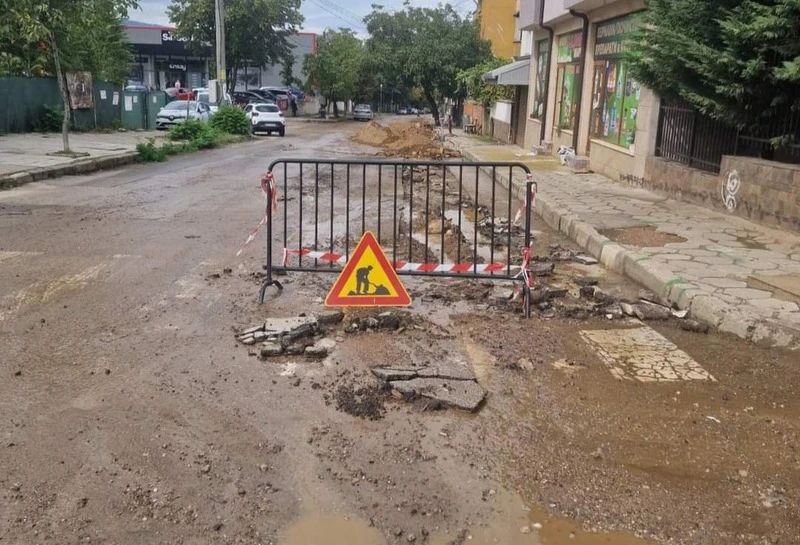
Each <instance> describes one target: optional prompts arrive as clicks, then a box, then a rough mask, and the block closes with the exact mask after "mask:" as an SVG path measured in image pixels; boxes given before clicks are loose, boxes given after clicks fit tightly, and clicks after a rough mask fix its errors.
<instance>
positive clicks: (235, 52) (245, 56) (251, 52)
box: [167, 0, 303, 92]
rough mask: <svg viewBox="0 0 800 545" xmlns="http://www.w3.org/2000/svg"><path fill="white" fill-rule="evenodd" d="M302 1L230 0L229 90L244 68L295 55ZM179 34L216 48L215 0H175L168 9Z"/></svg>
mask: <svg viewBox="0 0 800 545" xmlns="http://www.w3.org/2000/svg"><path fill="white" fill-rule="evenodd" d="M300 3H301V0H226V1H225V59H226V62H227V66H226V70H227V74H226V80H227V82H228V91H229V92H230V91H233V90H234V88H235V87H236V76H237V74H238V72H239V70H240V69H241V68H244V67H245V65H247V64H251V65H256V66H265V65H271V64H278V63H280V62H281V61H283V60H284V59H285V58H286V57H287V56H291V53H292V47H291V44H290V43H289V39H288V38H289V37H290V36H292V35H293V34H294V33H295V32H297V29H298V27H299V26H300V25H301V24H302V22H303V16H302V15H301V14H300ZM167 12H168V13H169V17H170V20H171V21H172V22H173V23H175V26H176V27H177V35H178V36H179V37H182V38H186V39H187V46H188V47H189V48H191V49H195V50H200V49H203V48H206V47H208V45H209V44H211V46H212V47H216V45H215V44H216V34H215V20H214V0H172V3H171V4H170V6H169V7H168V8H167Z"/></svg>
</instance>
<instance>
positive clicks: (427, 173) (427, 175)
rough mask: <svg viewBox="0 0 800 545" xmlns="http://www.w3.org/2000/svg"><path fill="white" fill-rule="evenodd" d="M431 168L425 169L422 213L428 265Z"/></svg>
mask: <svg viewBox="0 0 800 545" xmlns="http://www.w3.org/2000/svg"><path fill="white" fill-rule="evenodd" d="M430 201H431V166H430V165H427V166H426V167H425V212H424V213H423V217H424V219H425V261H424V262H425V263H428V252H429V246H428V245H429V238H430V236H429V235H430V232H429V231H430V226H431V225H430V220H431V212H430V210H431V207H430Z"/></svg>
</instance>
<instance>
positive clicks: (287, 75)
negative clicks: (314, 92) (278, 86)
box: [281, 54, 300, 87]
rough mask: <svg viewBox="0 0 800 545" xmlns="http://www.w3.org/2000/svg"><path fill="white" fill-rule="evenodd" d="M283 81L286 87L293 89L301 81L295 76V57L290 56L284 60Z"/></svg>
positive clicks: (282, 68)
mask: <svg viewBox="0 0 800 545" xmlns="http://www.w3.org/2000/svg"><path fill="white" fill-rule="evenodd" d="M281 81H282V82H283V84H284V85H285V86H286V87H291V86H292V85H295V84H297V83H300V80H299V79H297V78H296V77H295V76H294V55H292V54H289V55H286V57H284V58H283V66H282V67H281Z"/></svg>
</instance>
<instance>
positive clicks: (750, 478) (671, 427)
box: [0, 120, 800, 545]
mask: <svg viewBox="0 0 800 545" xmlns="http://www.w3.org/2000/svg"><path fill="white" fill-rule="evenodd" d="M292 121H293V120H290V125H289V130H288V131H287V136H286V137H285V138H258V139H257V140H255V141H254V142H251V143H247V144H244V145H240V146H235V147H229V148H224V149H220V150H214V151H211V152H207V153H201V154H196V155H191V156H185V157H179V158H176V159H172V160H170V161H169V162H168V163H165V164H158V165H139V166H134V167H131V168H127V169H124V170H119V171H112V172H105V173H100V174H95V175H92V176H82V177H72V178H62V179H59V180H55V181H51V182H48V183H37V184H30V185H28V186H24V187H22V188H18V189H15V190H12V191H7V192H3V193H0V232H2V237H1V238H0V376H2V380H0V415H2V419H0V543H4V544H5V543H8V544H26V545H27V544H39V543H42V544H45V543H59V544H73V543H74V544H78V543H93V544H109V545H110V544H120V545H122V544H125V545H134V544H147V545H152V544H192V545H194V544H206V543H220V544H227V543H230V544H276V545H277V544H281V545H284V544H285V545H312V544H319V545H323V544H325V545H336V544H348V545H361V544H363V545H380V544H399V543H427V544H431V545H454V544H455V545H463V544H476V545H477V544H481V545H484V544H485V545H489V544H495V543H497V544H504V545H523V544H525V545H532V544H544V545H562V544H576V545H599V544H617V545H642V544H653V543H665V544H666V543H669V544H672V543H674V544H684V543H685V544H697V545H707V544H712V545H716V544H719V545H723V544H724V545H728V544H731V543H743V544H753V545H762V544H793V543H798V542H800V511H799V510H798V507H799V506H800V500H799V499H798V494H800V492H799V491H800V477H799V474H800V451H798V431H800V430H799V428H800V419H799V418H798V417H800V410H799V409H798V405H797V399H798V387H797V383H798V379H797V363H798V355H797V354H796V353H791V352H781V351H777V350H764V349H760V348H757V347H754V346H750V345H747V344H744V343H742V342H740V341H739V340H737V339H733V338H730V337H726V336H720V335H716V334H713V333H712V334H704V333H697V332H692V331H685V330H684V328H685V327H686V326H685V323H684V322H682V321H681V319H680V318H675V317H669V318H668V319H665V320H658V321H648V320H646V321H641V320H639V319H636V318H634V317H630V316H616V315H615V314H614V312H612V311H611V310H610V309H611V307H610V306H602V305H600V304H599V303H598V300H599V299H600V295H598V294H605V296H607V297H609V298H611V299H612V300H613V301H614V303H612V304H616V303H615V302H616V301H618V300H631V301H636V300H638V297H639V295H640V294H639V291H640V289H639V287H638V286H635V285H633V284H631V283H630V282H628V281H625V280H624V279H622V278H619V277H617V276H615V275H613V274H611V273H608V272H606V271H604V270H603V269H602V267H600V266H598V265H584V264H580V263H576V262H575V261H574V260H571V259H569V256H570V255H571V252H572V251H573V250H575V248H574V247H572V246H571V245H570V244H569V242H568V241H565V240H563V239H562V238H560V235H558V234H555V233H551V232H548V231H547V230H544V229H542V228H541V224H540V223H539V224H537V225H535V226H534V228H535V229H536V245H537V247H536V253H537V254H541V257H542V259H550V258H556V257H558V259H556V260H555V271H554V273H553V274H552V275H550V276H547V277H542V278H540V279H537V282H539V283H540V284H541V285H542V286H547V288H548V290H550V291H549V292H548V293H551V294H553V293H556V294H557V296H553V297H552V298H551V297H549V296H542V297H540V298H539V300H537V303H536V305H535V312H534V316H533V318H532V319H530V320H524V319H522V316H521V312H520V311H521V306H520V305H521V304H520V302H519V300H509V297H510V296H511V295H512V293H513V292H512V290H511V286H510V284H508V283H497V282H495V283H492V282H485V281H466V280H461V279H455V280H446V279H422V278H413V279H408V280H406V287H407V288H408V291H409V292H410V294H411V296H412V298H413V300H414V302H413V305H412V306H411V307H410V308H409V309H406V310H403V311H392V314H391V317H386V316H383V317H381V316H379V315H378V314H377V313H376V312H372V311H359V312H347V313H345V315H344V316H341V317H338V318H336V319H334V320H332V321H330V322H326V325H325V326H324V327H323V326H317V325H315V327H314V330H313V332H312V333H309V335H314V338H313V339H310V340H309V341H308V343H311V342H314V343H317V344H316V345H319V346H324V347H326V348H325V353H323V354H319V353H315V354H314V355H311V353H310V352H307V353H302V350H300V351H298V352H296V353H295V355H290V354H287V353H286V352H283V353H280V354H275V355H273V356H269V357H267V356H263V357H262V350H263V348H267V347H266V346H263V345H262V344H261V343H260V342H259V343H255V340H254V342H253V343H249V341H248V343H249V344H245V343H244V342H242V333H243V332H244V331H246V330H247V329H248V328H251V327H252V326H256V327H257V328H260V329H259V333H260V334H262V335H266V333H264V331H265V329H264V322H265V321H268V320H272V319H275V318H282V317H285V318H290V317H300V316H301V315H305V318H309V317H311V316H322V313H323V312H324V311H325V309H324V307H323V306H322V299H323V298H324V297H325V294H326V293H327V291H328V289H329V288H330V286H331V285H332V283H333V280H334V278H335V276H333V275H331V274H318V273H302V274H300V273H290V274H289V275H288V276H284V277H281V282H282V283H283V284H284V286H285V288H284V290H283V292H282V293H280V294H279V293H277V292H276V291H275V290H274V289H272V288H270V290H269V291H268V292H267V302H266V304H265V305H258V304H257V301H256V299H257V297H256V296H257V293H258V288H259V285H260V282H261V276H260V274H261V269H262V262H263V242H264V240H263V236H262V237H260V238H259V239H258V242H257V243H254V244H253V245H252V246H251V247H249V248H248V249H247V250H246V251H245V252H244V253H243V254H242V255H241V256H239V257H237V255H236V253H237V251H238V250H239V248H240V247H241V245H242V243H243V242H244V240H245V238H246V237H247V235H248V233H249V232H250V230H251V229H252V228H253V227H254V225H255V224H256V223H257V222H258V221H259V219H260V217H261V214H262V212H263V201H262V200H261V194H260V189H259V178H260V175H261V173H262V172H263V171H264V169H265V168H266V166H267V164H268V163H269V162H270V161H271V160H272V159H275V158H278V157H288V158H296V157H309V156H310V157H315V158H323V157H348V158H354V157H359V156H371V155H374V154H377V153H379V152H381V151H382V150H378V149H375V148H370V147H368V146H364V145H360V144H355V143H353V142H352V141H351V140H350V136H351V135H353V134H354V133H355V132H356V131H357V130H359V129H360V128H361V126H360V125H354V124H348V123H334V124H312V123H294V122H292ZM340 183H341V181H340V180H337V179H334V182H333V184H334V185H336V184H340ZM298 191H299V188H298V187H296V186H294V185H291V184H290V185H287V192H286V193H285V194H284V195H282V197H283V199H285V200H286V201H289V202H292V203H294V204H298V203H299V202H300V201H299V199H298V194H297V192H298ZM376 194H378V195H379V194H380V191H378V192H377V193H376ZM479 198H480V197H479ZM291 199H293V200H291ZM282 202H283V201H282ZM303 202H304V204H303V207H304V208H305V209H306V212H307V213H308V212H309V211H310V212H311V214H312V215H311V216H306V218H308V217H313V211H314V199H311V198H306V199H304V200H303ZM294 204H293V206H294ZM335 204H336V205H337V206H339V205H340V203H335ZM306 207H307V208H306ZM355 209H357V207H356V208H355ZM348 210H351V208H350V207H348ZM382 221H383V220H382ZM439 221H442V220H441V217H439ZM418 242H419V241H418ZM280 243H281V241H280V240H276V244H279V245H280ZM440 246H442V245H440ZM456 247H458V243H456ZM423 250H424V251H425V252H427V251H430V252H432V253H433V254H436V252H437V251H438V252H441V247H439V248H437V247H433V248H430V249H423ZM455 251H458V250H455ZM565 255H566V256H567V257H566V258H564V259H562V257H563V256H565ZM587 286H591V287H593V288H594V291H595V294H594V295H592V294H591V292H592V290H588V292H587V290H586V287H587ZM582 288H583V289H582ZM604 304H605V303H604ZM598 309H603V310H602V311H598ZM609 316H610V318H609ZM326 320H327V318H326ZM340 320H341V321H340ZM314 323H315V324H317V322H314ZM386 324H388V325H386ZM384 325H386V327H384ZM259 340H260V339H259ZM323 341H325V343H323ZM316 345H315V346H316ZM293 346H294V345H292V347H293ZM290 348H291V347H290ZM283 350H284V349H283V348H282V347H281V348H279V349H278V350H277V351H278V352H282V351H283ZM375 368H384V369H395V372H396V369H397V368H403V369H406V372H409V373H411V372H413V374H414V376H415V377H416V378H415V380H442V377H445V380H447V381H450V384H449V385H448V386H447V387H446V388H439V389H440V390H442V389H446V390H448V393H449V394H452V392H456V391H458V389H459V388H460V387H462V386H463V384H462V382H464V381H469V382H472V383H474V384H475V385H476V386H477V387H479V388H480V390H481V392H482V396H483V397H482V401H481V402H480V404H479V407H478V408H477V410H475V411H474V412H469V411H464V410H458V409H455V408H453V407H452V403H449V402H444V403H443V402H441V401H439V400H437V399H433V398H434V397H436V396H435V395H434V396H424V395H423V396H422V397H419V396H413V395H406V394H405V393H404V392H403V386H404V385H402V384H398V383H388V384H387V382H386V381H385V380H383V379H381V378H378V377H377V376H376V373H375V371H374V369H375ZM408 369H412V370H413V371H408ZM432 370H433V371H432ZM426 373H427V374H428V375H431V374H432V376H434V377H435V378H424V379H423V378H420V377H422V376H423V375H425V374H426ZM428 375H426V376H428ZM470 387H472V386H470ZM439 393H441V392H439Z"/></svg>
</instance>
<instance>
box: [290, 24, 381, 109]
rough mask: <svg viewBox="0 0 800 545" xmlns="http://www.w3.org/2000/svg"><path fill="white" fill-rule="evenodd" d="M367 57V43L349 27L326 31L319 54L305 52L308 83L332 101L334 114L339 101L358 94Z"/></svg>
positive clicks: (319, 47) (304, 67) (320, 43)
mask: <svg viewBox="0 0 800 545" xmlns="http://www.w3.org/2000/svg"><path fill="white" fill-rule="evenodd" d="M365 58H366V57H365V51H364V45H363V44H362V43H361V40H359V39H358V38H356V36H355V34H353V31H351V30H349V29H341V30H339V31H334V30H326V31H325V33H324V34H323V35H322V37H321V39H320V40H319V43H318V45H317V54H316V55H306V58H305V61H304V63H303V73H304V74H305V75H306V77H307V78H308V83H307V86H309V87H311V88H315V89H318V90H319V91H320V93H322V95H323V96H324V97H326V98H327V99H328V100H330V101H332V102H333V115H334V117H338V115H339V109H338V106H337V104H336V103H337V102H338V101H344V100H351V99H354V98H355V97H356V94H357V91H358V81H359V76H360V74H361V73H362V71H363V67H364V66H365V64H364V61H365Z"/></svg>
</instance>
